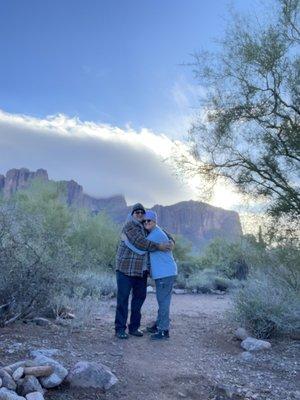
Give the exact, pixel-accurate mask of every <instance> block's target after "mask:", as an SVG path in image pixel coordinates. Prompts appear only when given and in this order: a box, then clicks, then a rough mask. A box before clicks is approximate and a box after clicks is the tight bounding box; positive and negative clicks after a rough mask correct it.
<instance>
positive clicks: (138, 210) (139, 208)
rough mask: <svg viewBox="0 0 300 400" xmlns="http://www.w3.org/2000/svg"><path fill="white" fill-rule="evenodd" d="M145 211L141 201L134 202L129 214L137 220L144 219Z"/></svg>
mask: <svg viewBox="0 0 300 400" xmlns="http://www.w3.org/2000/svg"><path fill="white" fill-rule="evenodd" d="M145 212H146V211H145V208H144V206H143V204H141V203H136V204H135V205H134V206H133V207H132V209H131V215H132V216H133V218H134V219H136V220H137V221H139V222H142V221H143V220H144V215H145Z"/></svg>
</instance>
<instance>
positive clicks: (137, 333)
mask: <svg viewBox="0 0 300 400" xmlns="http://www.w3.org/2000/svg"><path fill="white" fill-rule="evenodd" d="M129 335H132V336H137V337H142V336H144V334H143V332H142V331H141V330H140V329H136V330H135V331H129Z"/></svg>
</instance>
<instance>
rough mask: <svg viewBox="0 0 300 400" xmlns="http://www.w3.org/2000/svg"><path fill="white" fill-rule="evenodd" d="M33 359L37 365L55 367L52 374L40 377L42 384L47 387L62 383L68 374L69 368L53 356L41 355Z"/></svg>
mask: <svg viewBox="0 0 300 400" xmlns="http://www.w3.org/2000/svg"><path fill="white" fill-rule="evenodd" d="M33 361H34V363H35V365H36V366H40V365H51V366H52V367H53V369H54V371H53V373H52V374H51V375H49V376H47V377H42V378H40V382H41V384H42V385H43V386H44V387H45V388H47V389H50V388H53V387H55V386H58V385H60V384H61V383H62V381H63V380H64V379H65V377H66V376H67V375H68V371H67V369H66V368H65V367H64V366H63V365H61V364H60V363H59V362H57V361H55V360H53V358H50V357H46V356H42V355H39V356H37V357H35V359H34V360H33Z"/></svg>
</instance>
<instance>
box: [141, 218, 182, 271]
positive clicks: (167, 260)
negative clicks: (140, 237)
mask: <svg viewBox="0 0 300 400" xmlns="http://www.w3.org/2000/svg"><path fill="white" fill-rule="evenodd" d="M147 239H148V240H151V241H152V242H156V243H165V242H168V241H169V238H168V236H167V235H166V234H165V232H164V231H163V230H162V229H161V228H160V227H159V226H158V225H157V226H156V227H155V228H154V229H153V230H152V231H151V232H150V233H149V235H148V236H147ZM149 256H150V264H151V277H152V279H160V278H166V277H168V276H175V275H177V265H176V262H175V260H174V257H173V254H172V252H171V251H160V250H157V251H152V252H150V253H149Z"/></svg>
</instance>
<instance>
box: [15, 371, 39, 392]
mask: <svg viewBox="0 0 300 400" xmlns="http://www.w3.org/2000/svg"><path fill="white" fill-rule="evenodd" d="M17 392H18V394H20V395H22V396H26V394H28V393H31V392H40V393H42V394H43V393H44V389H43V388H42V386H41V384H40V382H39V381H38V379H37V378H36V377H35V376H33V375H27V376H25V378H23V379H19V380H18V388H17Z"/></svg>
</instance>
